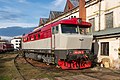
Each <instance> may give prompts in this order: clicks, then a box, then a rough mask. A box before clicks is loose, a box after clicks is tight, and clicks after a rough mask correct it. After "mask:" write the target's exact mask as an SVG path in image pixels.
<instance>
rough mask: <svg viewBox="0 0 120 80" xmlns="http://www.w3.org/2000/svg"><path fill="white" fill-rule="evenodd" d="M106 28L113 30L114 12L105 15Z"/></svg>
mask: <svg viewBox="0 0 120 80" xmlns="http://www.w3.org/2000/svg"><path fill="white" fill-rule="evenodd" d="M105 26H106V28H113V12H111V13H108V14H105Z"/></svg>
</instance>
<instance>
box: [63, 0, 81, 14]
mask: <svg viewBox="0 0 120 80" xmlns="http://www.w3.org/2000/svg"><path fill="white" fill-rule="evenodd" d="M77 6H79V0H67V2H66V5H65V8H64V12H67V11H69V10H71V9H73V8H75V7H77Z"/></svg>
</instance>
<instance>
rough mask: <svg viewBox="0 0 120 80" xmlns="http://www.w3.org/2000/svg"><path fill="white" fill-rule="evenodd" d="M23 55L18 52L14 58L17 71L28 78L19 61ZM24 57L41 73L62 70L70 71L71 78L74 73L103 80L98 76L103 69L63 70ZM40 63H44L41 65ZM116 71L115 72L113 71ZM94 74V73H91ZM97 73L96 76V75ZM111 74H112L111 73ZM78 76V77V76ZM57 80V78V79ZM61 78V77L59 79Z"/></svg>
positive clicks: (54, 72)
mask: <svg viewBox="0 0 120 80" xmlns="http://www.w3.org/2000/svg"><path fill="white" fill-rule="evenodd" d="M20 56H21V55H20V54H17V56H16V57H15V58H14V65H15V67H16V69H17V71H18V73H19V74H20V76H21V77H22V80H28V79H27V78H26V76H25V75H23V73H24V72H22V71H21V70H20V67H19V63H18V62H17V61H18V59H19V57H20ZM22 58H23V59H24V61H25V62H26V64H29V65H31V66H32V67H33V69H37V70H38V71H39V70H40V71H41V72H40V73H39V74H40V75H41V74H45V75H46V74H47V73H50V72H52V73H53V74H56V73H57V74H58V73H60V72H65V74H66V73H68V75H67V76H69V77H70V78H71V74H74V75H72V76H73V77H75V76H76V75H78V76H79V75H80V76H81V78H82V76H83V77H86V78H87V77H88V78H92V79H94V80H102V78H100V77H99V76H97V74H99V73H101V71H91V70H90V69H85V70H62V69H58V68H55V66H54V65H49V66H47V65H45V63H41V62H40V63H39V62H37V61H34V60H32V61H31V60H30V59H28V58H26V57H22ZM40 64H42V65H40ZM69 73H71V74H69ZM113 73H114V72H113ZM91 74H92V75H91ZM103 74H109V72H102V73H101V74H100V76H102V75H103ZM63 75H64V73H63ZM63 75H62V76H61V75H59V77H60V78H61V80H62V79H63V77H64V76H63ZM95 75H96V76H95ZM109 75H110V74H109ZM80 76H79V78H80ZM48 77H54V78H53V80H54V79H55V76H54V75H48ZM76 78H77V77H76ZM40 80H41V79H40ZM55 80H56V79H55ZM58 80H59V79H58ZM63 80H66V79H63ZM76 80H79V79H76Z"/></svg>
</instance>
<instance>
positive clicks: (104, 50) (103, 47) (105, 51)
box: [101, 42, 109, 56]
mask: <svg viewBox="0 0 120 80" xmlns="http://www.w3.org/2000/svg"><path fill="white" fill-rule="evenodd" d="M101 55H105V56H109V42H101Z"/></svg>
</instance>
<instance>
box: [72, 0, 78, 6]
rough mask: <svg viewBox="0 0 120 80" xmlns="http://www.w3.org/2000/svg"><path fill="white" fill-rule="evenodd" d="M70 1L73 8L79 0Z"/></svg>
mask: <svg viewBox="0 0 120 80" xmlns="http://www.w3.org/2000/svg"><path fill="white" fill-rule="evenodd" d="M70 2H71V3H72V4H73V6H74V7H73V8H75V7H77V6H79V0H70Z"/></svg>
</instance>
